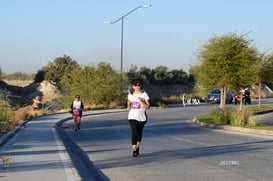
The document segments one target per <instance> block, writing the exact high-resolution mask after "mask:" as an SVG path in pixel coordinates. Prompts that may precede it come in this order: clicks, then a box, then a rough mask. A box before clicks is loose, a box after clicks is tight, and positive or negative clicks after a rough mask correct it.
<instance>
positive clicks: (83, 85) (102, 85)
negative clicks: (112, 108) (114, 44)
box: [60, 62, 120, 105]
mask: <svg viewBox="0 0 273 181" xmlns="http://www.w3.org/2000/svg"><path fill="white" fill-rule="evenodd" d="M60 83H61V85H62V87H63V88H64V89H65V91H66V92H67V97H68V98H70V99H68V101H69V100H71V97H73V96H75V95H76V94H80V95H81V98H82V100H83V101H84V102H85V103H87V104H95V105H98V104H109V102H110V101H112V100H114V98H115V97H116V96H117V95H118V94H119V92H120V84H119V83H120V74H119V73H117V72H116V71H114V70H113V69H112V67H111V66H110V64H108V63H105V62H101V63H99V64H98V65H97V66H92V67H91V66H84V67H79V68H77V69H73V70H72V71H71V72H69V73H65V75H64V76H63V78H62V79H61V81H60Z"/></svg>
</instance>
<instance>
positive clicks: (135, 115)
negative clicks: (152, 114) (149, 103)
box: [128, 92, 149, 121]
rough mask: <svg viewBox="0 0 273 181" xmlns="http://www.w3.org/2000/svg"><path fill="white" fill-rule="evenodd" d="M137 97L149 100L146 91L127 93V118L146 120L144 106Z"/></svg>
mask: <svg viewBox="0 0 273 181" xmlns="http://www.w3.org/2000/svg"><path fill="white" fill-rule="evenodd" d="M139 98H141V99H144V100H149V96H148V94H147V93H146V92H143V93H139V94H136V93H133V94H128V100H129V101H130V102H131V107H130V111H129V114H128V119H135V120H137V121H146V112H145V108H144V107H143V106H142V104H141V102H140V100H139Z"/></svg>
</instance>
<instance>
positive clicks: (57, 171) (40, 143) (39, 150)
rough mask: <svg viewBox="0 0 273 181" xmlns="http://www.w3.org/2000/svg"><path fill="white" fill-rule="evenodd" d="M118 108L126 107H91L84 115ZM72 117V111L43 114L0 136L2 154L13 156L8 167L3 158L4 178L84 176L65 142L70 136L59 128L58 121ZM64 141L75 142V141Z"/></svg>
mask: <svg viewBox="0 0 273 181" xmlns="http://www.w3.org/2000/svg"><path fill="white" fill-rule="evenodd" d="M118 111H126V110H124V109H113V110H92V111H85V112H84V113H83V116H87V115H95V114H105V113H109V112H118ZM69 119H72V118H71V114H69V113H59V114H53V115H48V116H42V117H39V118H35V119H33V120H31V121H28V122H25V123H23V124H21V125H19V126H17V127H16V128H15V129H14V130H12V131H10V132H8V133H7V134H5V135H3V136H2V137H0V155H1V156H8V157H9V158H10V159H11V160H10V165H9V166H8V167H3V166H2V163H1V162H2V161H1V160H0V161H1V162H0V179H1V181H22V180H27V181H48V180H50V181H55V180H58V181H78V180H82V177H81V175H79V174H78V171H77V170H76V168H75V164H74V163H72V159H74V158H71V157H70V155H69V153H68V152H67V150H66V148H65V146H64V143H63V142H64V141H67V140H68V141H69V138H65V139H64V137H66V135H65V134H61V133H60V130H63V129H62V128H61V129H59V132H58V128H59V127H58V125H60V124H62V123H63V122H64V121H66V120H69ZM58 133H60V134H58ZM61 137H62V139H61ZM65 144H66V145H67V144H70V145H72V146H73V144H72V143H65ZM72 149H73V148H72ZM74 154H75V157H76V158H78V155H77V154H80V153H74ZM73 157H74V155H73ZM80 159H83V158H82V157H80ZM77 166H79V165H77ZM83 166H85V165H83ZM97 172H98V171H97V170H96V173H97ZM88 180H90V179H89V178H88ZM91 180H94V179H91Z"/></svg>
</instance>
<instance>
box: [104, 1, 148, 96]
mask: <svg viewBox="0 0 273 181" xmlns="http://www.w3.org/2000/svg"><path fill="white" fill-rule="evenodd" d="M151 6H152V5H142V6H138V7H136V8H135V9H132V10H131V11H129V12H128V13H126V14H125V15H123V16H122V17H120V18H118V19H117V20H115V21H105V22H104V23H105V24H115V23H117V22H119V21H121V40H120V45H121V47H120V95H122V69H123V22H124V18H125V17H126V16H128V15H129V14H131V13H133V12H134V11H136V10H138V9H139V8H150V7H151Z"/></svg>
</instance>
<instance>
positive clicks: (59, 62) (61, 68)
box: [35, 55, 79, 84]
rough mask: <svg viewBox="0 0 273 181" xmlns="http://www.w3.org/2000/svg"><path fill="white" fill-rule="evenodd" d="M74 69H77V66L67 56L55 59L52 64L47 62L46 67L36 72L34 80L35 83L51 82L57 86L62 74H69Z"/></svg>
mask: <svg viewBox="0 0 273 181" xmlns="http://www.w3.org/2000/svg"><path fill="white" fill-rule="evenodd" d="M75 68H79V64H78V63H77V62H76V61H75V60H72V58H70V57H69V56H66V55H64V56H63V57H57V58H56V59H54V60H53V61H52V62H49V63H48V65H47V66H45V67H42V70H39V71H38V73H37V74H36V77H35V80H36V82H37V81H43V80H51V81H53V82H56V83H57V84H59V82H60V80H61V79H62V77H63V76H64V74H65V73H66V72H71V71H72V70H73V69H75Z"/></svg>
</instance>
